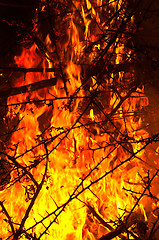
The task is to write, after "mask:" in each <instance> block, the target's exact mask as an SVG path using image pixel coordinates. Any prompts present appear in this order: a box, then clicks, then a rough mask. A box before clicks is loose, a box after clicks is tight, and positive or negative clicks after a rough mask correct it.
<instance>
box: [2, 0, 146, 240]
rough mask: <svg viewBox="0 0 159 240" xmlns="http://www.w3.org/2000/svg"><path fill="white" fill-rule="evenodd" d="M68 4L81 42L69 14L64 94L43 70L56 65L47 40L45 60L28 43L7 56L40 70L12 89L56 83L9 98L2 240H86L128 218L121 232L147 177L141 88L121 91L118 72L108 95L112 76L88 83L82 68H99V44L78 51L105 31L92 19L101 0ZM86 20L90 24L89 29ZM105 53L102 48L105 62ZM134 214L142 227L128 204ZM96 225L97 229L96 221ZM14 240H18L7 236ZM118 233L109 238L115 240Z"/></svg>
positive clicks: (139, 212)
mask: <svg viewBox="0 0 159 240" xmlns="http://www.w3.org/2000/svg"><path fill="white" fill-rule="evenodd" d="M73 2H74V5H75V6H76V8H77V10H78V11H79V12H80V14H81V18H82V20H81V21H83V23H84V26H85V29H84V30H83V35H82V33H81V31H82V30H80V27H79V26H78V25H77V22H76V21H75V20H76V19H75V12H74V13H73V14H72V15H69V17H68V21H69V24H68V29H67V41H66V42H65V43H64V44H63V45H62V46H61V49H62V50H61V51H63V52H62V53H61V54H62V57H64V58H65V63H66V64H65V66H64V68H63V71H64V75H65V76H66V79H65V80H66V87H67V91H68V94H67V92H66V90H65V86H64V80H63V79H62V77H61V76H57V73H56V71H55V72H53V73H49V72H47V71H46V69H47V68H53V67H55V68H56V67H57V65H58V60H57V58H56V60H55V62H54V60H53V61H51V60H50V56H51V53H52V52H53V51H54V49H52V42H51V37H49V36H47V38H46V45H47V46H48V48H49V49H48V53H47V54H46V58H44V57H42V56H41V55H40V54H39V53H38V46H37V45H36V44H33V45H32V46H31V47H30V48H28V49H23V51H22V54H21V56H16V57H15V63H16V65H17V66H18V67H22V68H38V67H39V66H42V67H43V69H44V71H43V72H42V73H40V72H39V73H36V72H34V73H33V72H30V73H27V74H26V75H25V78H24V76H20V77H19V78H18V79H16V81H15V83H14V86H15V87H19V86H23V85H27V84H32V83H34V82H38V81H39V80H44V79H49V78H50V79H51V78H52V77H56V76H57V84H56V85H55V86H52V87H49V88H43V89H40V90H37V91H29V90H30V89H28V92H27V93H23V94H19V95H16V96H11V97H9V98H8V106H9V108H8V115H7V117H6V118H8V119H9V121H10V124H14V122H16V121H17V122H18V124H17V127H16V129H15V131H13V132H12V135H11V139H10V140H9V143H8V146H6V149H7V150H6V153H5V154H2V156H3V158H6V159H7V161H8V162H10V165H11V168H12V171H11V180H10V183H8V185H9V187H8V188H7V187H6V188H4V189H3V190H2V191H1V192H0V199H1V206H2V205H3V206H4V207H5V209H6V212H8V213H9V216H10V217H9V218H8V219H6V217H5V210H4V209H3V211H2V212H1V214H0V224H1V226H3V228H2V229H1V233H0V237H2V238H3V239H33V236H34V239H39V238H40V239H48V240H49V239H67V240H71V239H77V240H82V239H83V240H86V239H91V240H93V239H99V238H100V237H102V236H103V235H105V234H107V233H109V232H111V231H114V230H115V228H116V226H117V225H119V224H120V222H124V221H125V220H126V219H127V218H128V219H129V220H128V225H130V226H129V227H130V228H131V225H133V224H134V225H135V224H136V222H135V221H136V220H132V219H131V220H130V217H129V213H130V212H131V210H132V207H133V206H134V205H135V204H136V195H135V192H137V193H142V191H143V183H142V178H141V175H142V174H145V173H146V170H147V165H146V163H145V162H146V156H145V152H144V143H143V142H142V141H141V140H142V139H147V138H148V137H149V134H148V132H146V130H144V129H143V128H142V124H143V123H142V118H141V117H140V116H139V117H138V116H137V112H140V111H141V110H142V108H143V107H145V106H147V105H148V99H147V97H146V96H145V95H144V86H142V87H141V86H139V87H137V88H136V89H135V90H134V91H132V92H131V93H130V92H129V90H130V89H129V87H127V85H130V84H129V82H128V81H127V82H125V83H124V81H125V80H123V79H124V72H123V71H120V72H119V76H118V80H117V82H116V85H117V86H115V88H116V91H113V87H114V86H113V81H114V78H115V77H116V76H115V73H112V74H111V76H110V78H109V79H108V78H107V77H105V79H100V75H98V74H99V73H100V71H103V69H106V67H103V68H102V69H101V70H100V69H98V67H97V69H98V70H99V72H98V73H97V74H96V72H95V70H94V73H93V75H89V74H90V72H87V69H86V67H85V66H84V63H85V61H87V62H86V64H88V65H91V64H92V63H93V61H94V59H97V60H98V59H99V58H100V51H101V49H104V48H106V47H107V44H106V43H105V42H104V41H103V40H101V41H99V43H97V45H96V44H93V46H92V51H90V52H89V51H88V52H87V48H88V46H89V45H88V40H89V41H90V42H96V41H97V40H99V39H100V38H101V39H102V32H101V29H104V31H107V28H108V26H107V25H106V26H105V22H103V19H101V18H100V15H101V12H100V11H102V7H101V8H100V6H101V5H102V1H99V0H97V2H96V3H94V4H93V3H91V1H89V0H87V1H86V2H85V1H73ZM121 3H122V1H118V5H116V4H115V3H114V4H113V3H112V4H111V3H110V6H111V7H110V11H112V9H113V8H117V9H118V8H120V6H121ZM82 4H83V5H82ZM103 8H104V7H103ZM43 11H45V9H44V6H43ZM103 11H104V9H103ZM103 18H104V16H103ZM95 20H96V22H97V23H98V24H99V26H94V23H93V21H95ZM132 24H133V23H132ZM112 25H113V24H112ZM113 27H115V26H113ZM113 27H112V28H113ZM112 30H113V29H112ZM118 41H119V39H118V38H117V39H116V43H115V44H117V47H116V49H115V56H116V57H115V59H112V60H111V64H112V65H113V64H114V65H120V64H122V62H123V61H124V59H123V53H124V51H125V46H124V43H123V42H122V43H121V44H118ZM122 41H123V40H122ZM58 44H60V43H58ZM113 51H114V50H113V48H110V49H109V51H108V57H111V54H112V52H113ZM98 53H99V54H98ZM49 54H50V55H49ZM129 55H131V52H129ZM103 58H104V56H103ZM60 61H61V60H60ZM105 61H107V59H105ZM94 64H96V63H94ZM90 71H92V72H93V70H92V69H91V70H90ZM132 74H134V75H135V73H132ZM134 75H133V77H134ZM96 93H97V94H96ZM24 103H25V104H24ZM135 214H136V215H135V216H136V217H134V218H135V219H138V218H140V219H138V220H142V221H143V222H144V221H145V222H146V221H147V215H146V211H145V209H144V201H143V202H142V201H141V202H139V203H138V204H137V206H136V207H135ZM133 216H134V215H133ZM141 216H142V217H143V219H141V218H142V217H141ZM100 218H101V219H103V221H105V223H106V224H105V226H102V224H101V223H99V222H100V221H99V219H100ZM9 219H10V221H11V222H10V221H9ZM130 222H132V223H133V224H132V223H130ZM11 225H13V227H14V232H13V229H11ZM134 225H133V226H134ZM16 232H17V233H18V234H19V235H18V237H17V238H16V237H13V235H15V236H16ZM123 232H124V231H123ZM123 232H122V231H121V233H120V235H119V236H115V237H114V238H116V239H119V237H121V235H122V236H124V234H126V233H123ZM130 239H131V238H130ZM132 239H133V238H132Z"/></svg>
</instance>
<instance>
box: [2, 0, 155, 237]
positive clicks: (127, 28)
mask: <svg viewBox="0 0 159 240" xmlns="http://www.w3.org/2000/svg"><path fill="white" fill-rule="evenodd" d="M66 2H67V3H66V4H63V2H62V1H59V2H58V1H57V2H56V1H51V0H50V1H49V0H47V1H46V2H45V1H44V2H43V3H42V2H40V3H39V6H38V8H39V10H38V14H39V16H38V17H39V20H38V21H37V20H35V25H36V27H35V29H36V31H35V32H34V30H35V29H33V30H32V31H31V30H30V29H29V28H26V27H25V26H22V25H20V26H19V32H20V33H21V34H24V32H27V34H26V35H27V36H28V38H29V39H30V40H31V41H32V42H34V43H35V44H36V46H37V49H38V50H36V51H37V52H38V51H39V52H38V54H39V57H40V58H41V61H40V62H38V64H37V65H36V66H33V67H28V68H26V67H23V66H22V67H19V65H18V66H17V67H15V65H13V66H11V65H10V66H3V65H2V64H0V66H1V67H0V72H1V76H0V83H1V82H2V83H3V82H5V84H6V85H5V87H3V88H2V90H1V92H0V93H1V96H0V107H1V108H2V109H5V113H3V114H2V117H1V118H0V121H1V124H3V125H4V126H5V127H4V129H5V128H6V129H5V130H4V132H3V133H2V134H1V135H0V143H1V142H2V144H1V145H0V157H1V158H3V157H6V161H7V163H8V162H9V163H8V165H11V169H8V170H7V171H6V172H5V171H4V173H3V174H6V173H7V174H8V175H12V178H11V177H10V178H11V180H8V182H7V184H8V188H11V187H12V186H13V185H14V184H15V183H17V182H19V183H20V184H21V183H22V181H23V179H24V177H26V178H28V179H29V180H31V181H32V183H33V185H32V184H30V183H28V185H27V186H24V188H25V190H26V192H27V191H29V190H28V189H29V188H28V187H30V186H32V187H33V191H32V192H31V194H30V195H28V196H29V197H28V201H29V204H28V207H27V208H26V209H25V214H24V216H23V217H22V219H21V222H20V223H17V222H13V221H12V219H13V218H14V216H11V214H10V213H9V211H8V210H7V208H6V207H5V201H0V206H1V208H2V213H3V215H4V216H5V217H6V218H7V220H6V222H7V223H8V224H9V226H10V229H11V231H12V233H11V235H10V236H9V237H8V238H7V239H9V238H12V239H14V240H17V239H20V237H22V236H25V237H26V238H27V239H34V240H35V239H42V237H43V236H44V235H45V234H49V229H50V228H51V226H52V225H53V223H56V222H57V221H58V220H59V217H60V216H61V215H62V213H63V212H64V211H65V210H67V207H69V205H70V204H71V203H72V202H73V201H77V200H78V201H80V202H82V203H84V207H86V208H87V209H89V211H90V212H91V214H92V215H93V217H94V218H96V219H97V220H98V222H99V224H102V225H103V226H104V227H105V228H106V229H107V230H106V234H103V236H102V237H100V238H99V237H98V239H100V240H106V239H107V240H110V239H113V238H115V237H117V236H118V237H120V238H121V239H123V240H125V239H129V236H131V237H133V238H134V239H141V238H140V237H141V232H142V231H141V229H140V227H139V225H140V224H143V225H144V227H145V229H146V222H145V221H144V220H142V221H139V220H138V219H135V220H132V218H133V216H134V214H135V212H136V208H137V207H138V205H139V204H140V202H141V201H142V199H143V198H144V197H150V198H151V199H152V201H154V202H155V206H157V203H158V198H157V196H155V194H153V193H152V191H151V190H150V188H151V186H152V182H153V180H154V178H157V176H158V171H159V170H158V169H156V168H155V167H154V166H152V165H153V164H151V163H149V162H146V161H145V159H142V157H141V156H140V154H141V153H142V152H143V151H144V150H145V149H146V148H147V147H148V146H149V145H150V144H152V143H157V142H158V141H159V133H156V134H154V135H152V136H150V137H144V136H141V137H140V138H135V134H137V133H138V131H140V129H139V128H136V129H133V127H132V132H133V134H134V135H133V134H130V128H129V129H128V127H127V125H128V123H129V121H127V119H128V118H130V117H131V118H133V117H134V116H135V114H136V115H137V114H138V118H139V117H141V116H140V114H141V113H142V109H140V107H139V106H138V105H137V104H136V108H138V109H137V110H136V112H134V110H131V109H130V110H129V107H130V105H129V104H128V109H127V110H124V104H126V103H127V102H129V101H130V99H131V98H133V97H134V98H135V97H136V96H135V95H134V96H133V94H137V93H138V94H139V96H138V97H136V98H138V102H139V101H140V100H139V99H141V98H142V97H143V98H144V96H141V95H143V93H142V92H141V91H140V90H141V88H142V85H143V84H145V85H146V84H149V83H147V82H144V81H143V80H140V81H138V80H139V79H138V77H136V75H137V74H138V69H139V66H138V64H139V62H138V59H137V54H136V52H135V49H134V50H132V49H131V47H130V48H129V47H128V45H129V44H130V45H133V40H132V39H133V34H134V33H135V32H136V28H138V29H139V26H137V27H136V28H135V24H134V23H132V18H136V19H137V18H138V17H139V18H140V20H143V19H142V16H145V15H146V14H147V12H148V11H149V9H148V8H146V10H142V7H141V6H142V4H143V3H144V1H126V0H125V1H122V3H120V4H119V2H120V1H112V2H111V3H109V4H108V1H103V3H102V4H101V5H96V4H95V3H94V1H90V4H91V8H90V9H89V7H88V6H89V4H88V3H86V2H85V1H81V4H83V10H81V7H79V6H78V4H75V3H74V1H66ZM152 2H153V1H152ZM113 3H114V4H116V7H112V5H111V4H113ZM131 4H132V5H131ZM151 4H152V3H150V5H149V6H151ZM0 5H1V3H0ZM19 7H20V6H19ZM23 7H25V5H24V6H23ZM92 8H93V9H94V10H92ZM93 11H97V13H98V14H97V15H96V16H95V14H94V12H93ZM142 11H143V12H142ZM150 11H151V10H150ZM97 16H99V17H100V18H101V20H100V21H99V20H98V17H97ZM40 19H41V21H40ZM68 19H69V20H70V19H72V22H73V24H74V25H75V26H76V28H77V30H78V31H79V43H78V44H79V45H80V44H81V46H82V47H81V49H82V50H81V53H80V54H79V52H78V51H76V52H75V50H72V49H71V47H72V46H71V40H70V36H71V34H72V33H71V31H72V32H73V29H71V25H69V24H70V23H69V21H68ZM78 21H79V23H78ZM89 21H90V22H89ZM46 22H47V28H48V31H49V32H48V34H49V35H50V39H51V41H52V45H53V46H52V50H50V48H49V47H48V45H49V44H45V43H44V40H43V39H44V36H43V32H42V33H41V35H40V34H39V35H38V34H37V32H38V30H37V29H38V28H39V29H40V28H41V25H42V24H45V23H46ZM85 23H87V24H88V25H87V27H88V28H90V33H87V34H86V30H87V27H86V26H85ZM61 24H64V26H65V27H66V26H67V28H68V29H69V30H68V31H70V35H69V34H68V33H66V29H64V28H63V27H61ZM91 24H92V25H91ZM13 25H14V24H13ZM68 26H69V27H68ZM17 27H18V25H17ZM70 29H71V30H70ZM24 30H25V31H24ZM44 32H45V31H44ZM44 35H45V34H44ZM68 35H69V36H68ZM89 35H90V36H89ZM92 36H93V37H92ZM89 37H90V39H89ZM62 42H64V43H63V45H64V46H65V47H64V48H63V46H62ZM123 45H125V49H124V52H123V53H121V52H117V49H118V47H121V46H123ZM133 46H134V45H133ZM71 51H72V52H71ZM130 51H131V53H130ZM117 57H119V59H120V58H121V60H119V61H118V62H116V58H117ZM66 59H67V60H71V61H72V63H73V64H74V65H76V66H78V67H80V70H81V73H80V74H81V76H80V78H81V84H80V86H78V87H77V88H76V89H75V90H74V92H73V93H70V92H69V84H70V85H71V81H73V80H72V79H71V77H69V74H68V72H67V70H66V69H67V65H68V62H67V61H66ZM151 60H152V59H150V62H151V63H150V65H151V64H152V63H153V61H151ZM48 62H49V64H48ZM43 63H45V64H46V63H47V64H46V67H43ZM50 63H51V67H48V65H50ZM142 65H143V64H142V63H141V66H142ZM152 65H153V64H152ZM156 68H157V67H156ZM141 70H144V71H145V69H141ZM17 73H18V74H19V73H20V74H23V75H24V80H25V78H26V76H27V74H29V73H34V74H36V73H42V74H43V75H44V76H46V77H45V78H44V79H47V80H40V79H39V81H38V82H36V83H34V82H33V83H31V84H29V85H28V84H24V85H23V86H22V87H15V88H14V87H11V86H10V85H12V84H11V83H12V82H11V81H12V79H11V78H12V77H13V76H14V74H15V75H16V74H17ZM49 74H54V76H55V77H53V78H50V77H49ZM72 76H73V78H74V79H76V78H78V77H77V76H76V73H74V74H72ZM121 76H122V79H121ZM60 78H61V79H62V81H63V87H62V88H61V89H64V91H65V95H64V94H63V95H60V96H58V95H56V96H55V95H53V94H52V88H48V87H50V86H52V85H54V86H56V84H57V82H58V80H57V79H60ZM6 79H9V80H6ZM50 80H51V81H52V82H50ZM24 82H25V81H24ZM8 84H9V85H8ZM40 84H41V85H40ZM46 87H47V88H48V92H47V94H48V95H47V96H43V95H42V96H40V98H39V99H37V97H35V96H33V97H30V98H29V99H28V98H27V99H25V100H24V99H23V101H21V100H20V101H19V100H17V101H16V102H14V103H12V102H9V103H8V102H6V101H5V102H3V97H5V98H6V97H8V98H9V97H11V96H13V95H18V94H20V93H26V92H30V91H36V90H38V89H42V88H46ZM8 89H9V90H8ZM81 90H82V93H81ZM83 93H84V94H83ZM17 99H18V98H17ZM112 99H114V102H113V103H111V104H110V101H111V100H112ZM76 101H80V104H79V107H78V113H75V114H74V115H73V118H72V121H71V124H70V125H68V126H67V125H64V126H60V127H56V126H54V125H51V121H50V120H48V125H46V123H44V124H43V125H44V126H42V124H41V125H40V121H43V118H41V119H42V120H41V119H40V120H39V119H38V121H37V124H38V125H39V128H40V129H39V132H41V133H40V134H38V135H37V136H36V137H35V139H34V144H32V146H31V147H26V148H25V149H26V150H24V151H23V152H21V151H19V146H20V144H19V143H17V145H14V144H13V145H12V144H11V135H13V134H14V133H15V132H16V131H18V125H20V120H19V121H18V124H17V123H16V120H17V119H18V118H19V115H18V114H19V113H16V108H18V107H19V108H18V109H20V111H22V112H23V111H26V110H27V111H28V112H29V110H28V109H30V112H31V113H32V114H34V110H33V107H36V108H37V109H38V108H40V107H46V109H47V110H46V111H45V112H44V119H45V120H46V119H47V118H48V115H47V111H48V112H49V111H50V115H51V114H52V115H53V114H55V113H53V109H54V107H55V105H56V103H57V102H60V103H61V106H60V111H61V112H62V111H63V112H64V111H66V112H68V113H70V114H71V113H72V112H73V111H74V107H75V105H76ZM138 104H139V103H138ZM10 109H12V110H11V111H12V115H13V116H12V117H10V115H9V114H10ZM50 109H51V110H50ZM91 109H93V110H94V112H95V118H94V119H93V117H92V120H91V119H90V117H89V113H90V110H91ZM27 114H28V113H27ZM45 114H46V116H45ZM8 115H9V117H8ZM40 117H41V116H40ZM40 117H39V118H40ZM99 118H100V120H99ZM134 118H135V117H134ZM15 119H16V120H15ZM7 121H8V123H6V122H7ZM121 121H122V122H123V123H124V127H123V128H122V127H121V123H120V122H121ZM132 121H134V120H132ZM9 124H10V125H11V126H12V125H13V126H12V129H13V130H12V131H10V133H12V134H9V131H8V129H7V128H8V127H6V126H8V125H9ZM40 126H42V127H40ZM83 129H84V130H85V131H86V132H87V134H88V138H89V139H91V141H90V142H89V143H88V146H85V149H84V150H87V152H89V153H90V152H91V154H92V159H93V161H92V163H90V164H89V166H87V167H86V170H85V172H84V173H83V174H81V175H79V176H78V178H79V179H78V184H75V185H74V188H73V189H72V190H71V191H70V192H69V191H68V197H67V200H66V201H64V202H63V201H62V203H56V200H55V199H54V198H52V199H53V202H54V204H55V210H53V211H48V212H46V214H45V216H43V217H42V219H41V220H36V218H34V221H35V224H32V225H31V226H30V227H27V226H26V222H27V220H28V219H29V214H30V213H31V210H32V209H33V207H34V204H35V202H36V200H37V198H38V196H39V193H40V191H41V190H42V188H43V187H44V185H45V183H46V179H51V177H50V176H49V163H52V162H54V159H52V154H53V153H54V152H56V151H57V150H58V148H60V147H62V144H63V143H64V142H65V141H67V140H71V138H72V135H71V134H73V137H74V155H77V156H75V160H74V163H73V164H74V166H73V168H74V167H76V163H78V155H79V154H80V153H81V152H82V151H83V149H82V148H81V152H80V151H79V149H78V146H76V145H78V144H77V141H76V134H74V132H75V131H76V130H83ZM96 129H98V130H96ZM19 130H20V129H19ZM103 134H104V136H106V139H105V142H99V143H98V142H96V140H94V139H96V136H99V137H101V136H102V135H103ZM6 135H8V140H7V141H4V138H3V137H4V136H6ZM92 139H93V140H92ZM108 139H109V141H108ZM93 141H94V142H96V143H94V142H93ZM135 144H136V145H139V147H138V148H137V150H136V149H135V148H134V145H135ZM86 145H87V143H86ZM41 148H43V149H45V151H44V153H43V154H40V153H38V151H39V152H40V150H41ZM65 150H66V151H67V147H66V149H65ZM99 150H100V151H101V157H100V158H99V159H98V158H97V159H95V158H96V157H94V156H96V155H95V152H98V151H99ZM119 150H121V151H123V152H126V154H127V155H126V156H127V157H126V158H122V157H120V154H119V156H118V152H119ZM104 151H105V152H104ZM79 152H80V153H79ZM103 152H104V156H103V154H102V153H103ZM28 154H32V155H33V159H30V161H29V162H28V164H25V165H23V164H21V161H20V160H21V159H23V158H24V157H25V156H28ZM70 154H71V153H70ZM113 154H114V155H116V157H114V158H112V155H113ZM109 160H111V161H110V164H109V165H110V166H109V168H108V169H107V170H103V172H102V173H101V174H100V175H98V174H97V173H98V171H99V169H100V168H103V167H102V166H103V163H105V164H107V161H109ZM136 160H137V161H139V162H142V163H144V164H145V167H146V164H147V166H149V167H151V169H152V171H155V170H156V172H155V173H154V174H153V175H152V176H151V177H150V175H148V177H147V178H148V181H143V183H144V184H143V183H142V184H141V185H143V188H142V192H140V191H134V190H128V189H126V188H124V187H123V190H125V192H126V194H128V195H129V194H130V195H132V196H133V197H134V198H135V200H136V203H135V204H134V206H133V207H132V209H131V210H129V211H128V210H127V209H125V211H123V212H124V213H123V216H124V218H122V217H121V218H122V219H124V220H118V221H117V219H116V220H113V221H112V222H111V223H108V222H107V220H105V217H104V215H100V214H99V213H98V212H97V211H96V210H95V208H94V206H93V203H92V205H90V204H89V202H84V201H83V198H82V196H83V194H84V193H85V192H86V191H90V192H91V193H92V194H93V195H94V196H96V197H97V198H98V200H99V201H101V199H100V197H98V195H97V194H98V192H94V191H95V190H94V188H93V187H94V186H96V185H97V184H100V183H101V182H102V181H103V179H105V181H107V179H108V177H109V176H111V175H112V176H113V174H115V173H116V171H118V170H120V169H121V168H122V167H124V166H126V167H127V166H128V164H129V165H130V166H131V167H132V165H131V164H133V163H134V162H135V161H136ZM44 161H46V164H44V168H43V169H44V173H43V176H42V179H41V181H40V183H38V181H37V180H36V177H35V176H34V174H33V172H34V170H36V169H38V167H39V166H40V164H41V163H44ZM68 164H69V163H68ZM8 165H7V166H8ZM65 167H66V166H64V167H63V169H62V171H64V169H65ZM126 167H125V168H126ZM6 168H7V167H6ZM73 168H72V169H73ZM132 168H133V167H132ZM15 172H16V177H14V178H13V176H14V173H15ZM10 178H9V179H10ZM141 178H142V177H141ZM90 179H91V180H90ZM125 181H126V179H125ZM127 182H128V181H127ZM7 184H6V190H7ZM29 184H30V185H29ZM136 184H138V183H136ZM101 185H102V184H101ZM48 188H49V187H48ZM61 188H62V187H61ZM27 193H28V192H27ZM28 194H29V193H28ZM48 195H49V194H48ZM86 201H87V200H86ZM101 202H102V201H101ZM157 210H158V209H157V208H156V211H157ZM158 216H159V215H158ZM46 219H48V220H49V222H48V223H47V224H44V222H45V220H46ZM158 219H159V217H157V220H155V221H154V224H153V226H152V227H151V229H150V231H149V236H148V237H147V235H146V231H147V229H146V230H145V232H144V234H145V235H144V236H145V239H149V240H150V239H153V238H154V239H155V234H156V232H157V231H158V229H159V221H158ZM40 224H42V226H43V230H41V231H40V233H39V234H37V233H36V227H37V226H39V225H40ZM17 226H18V227H17ZM114 226H117V227H116V228H115V227H114ZM125 234H127V237H125Z"/></svg>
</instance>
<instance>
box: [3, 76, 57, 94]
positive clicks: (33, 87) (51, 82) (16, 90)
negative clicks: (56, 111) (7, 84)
mask: <svg viewBox="0 0 159 240" xmlns="http://www.w3.org/2000/svg"><path fill="white" fill-rule="evenodd" d="M56 82H57V79H56V78H50V79H47V80H42V81H39V82H35V83H32V84H28V85H24V86H21V87H16V88H9V89H7V90H5V91H4V90H3V91H0V96H1V97H2V98H7V97H9V96H14V95H18V94H22V93H27V92H32V91H37V90H38V89H42V88H47V87H51V86H55V85H56Z"/></svg>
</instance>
